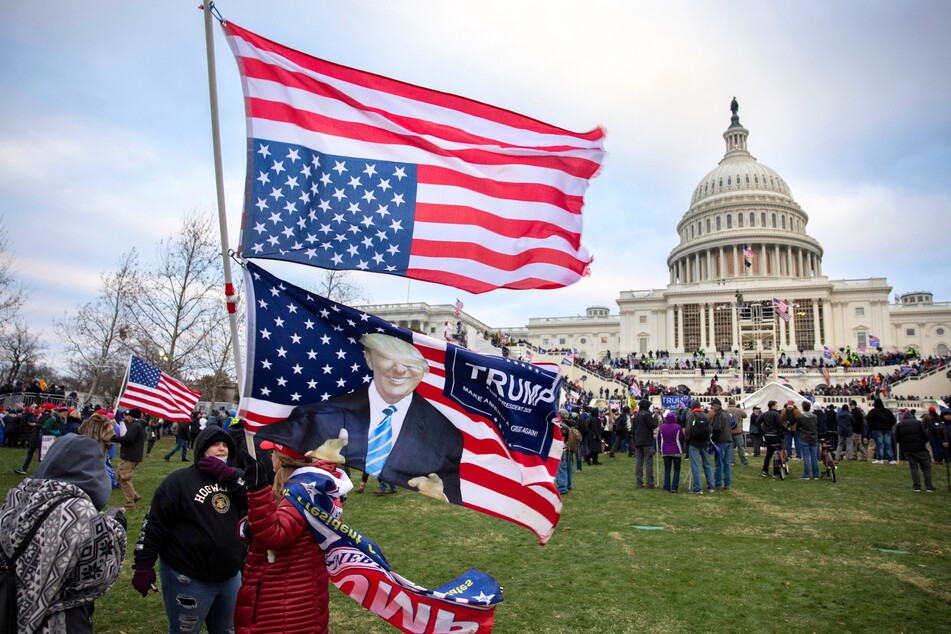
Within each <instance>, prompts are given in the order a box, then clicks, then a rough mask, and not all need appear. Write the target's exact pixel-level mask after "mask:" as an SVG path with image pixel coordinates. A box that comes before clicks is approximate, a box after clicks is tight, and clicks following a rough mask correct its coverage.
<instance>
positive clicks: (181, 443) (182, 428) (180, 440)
mask: <svg viewBox="0 0 951 634" xmlns="http://www.w3.org/2000/svg"><path fill="white" fill-rule="evenodd" d="M190 429H191V423H178V431H176V432H175V448H174V449H172V450H171V451H170V452H168V453H167V454H165V462H168V461H169V459H170V458H171V457H172V456H174V455H175V454H177V453H178V452H179V451H181V452H182V462H188V434H189V430H190Z"/></svg>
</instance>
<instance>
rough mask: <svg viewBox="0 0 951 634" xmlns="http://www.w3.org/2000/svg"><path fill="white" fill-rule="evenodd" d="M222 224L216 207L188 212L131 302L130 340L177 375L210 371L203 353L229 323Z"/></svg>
mask: <svg viewBox="0 0 951 634" xmlns="http://www.w3.org/2000/svg"><path fill="white" fill-rule="evenodd" d="M216 230H217V223H216V222H214V218H213V216H212V214H211V213H210V212H198V211H191V212H189V213H186V214H185V216H184V218H183V220H182V224H181V227H180V228H179V231H178V233H176V234H175V235H174V236H171V237H169V238H166V239H165V240H162V242H161V243H160V244H159V247H158V258H157V261H156V264H155V265H154V266H153V267H152V268H151V269H150V270H149V271H148V272H146V273H143V274H141V275H140V276H139V277H138V284H137V289H136V291H135V292H134V293H132V294H131V295H130V301H129V306H128V312H127V317H128V324H129V338H128V339H127V344H128V345H129V347H130V348H132V349H133V350H134V351H135V352H136V354H138V355H140V356H142V357H143V358H144V359H146V360H147V361H149V362H150V363H152V364H154V365H157V366H158V367H160V368H162V369H163V370H165V371H166V372H168V373H169V374H171V375H172V376H176V377H178V378H187V377H188V376H189V375H195V374H198V373H199V372H201V371H203V370H205V369H206V368H204V367H203V364H204V362H205V361H207V359H206V358H203V356H202V354H201V352H202V350H203V348H204V347H205V346H206V345H207V342H206V339H207V338H208V337H209V336H210V333H211V332H212V331H214V330H215V329H217V328H222V327H227V326H226V316H227V310H226V308H225V305H224V299H223V279H224V274H223V272H222V265H221V260H220V257H221V255H220V246H219V241H218V239H217V236H216V233H215V232H216Z"/></svg>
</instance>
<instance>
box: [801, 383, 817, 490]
mask: <svg viewBox="0 0 951 634" xmlns="http://www.w3.org/2000/svg"><path fill="white" fill-rule="evenodd" d="M811 410H812V403H810V402H809V401H803V402H802V413H801V414H799V442H800V443H801V446H802V450H803V453H802V479H803V480H809V479H812V480H818V479H819V427H818V424H819V421H818V419H817V418H816V414H815V412H813V411H811Z"/></svg>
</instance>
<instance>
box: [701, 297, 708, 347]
mask: <svg viewBox="0 0 951 634" xmlns="http://www.w3.org/2000/svg"><path fill="white" fill-rule="evenodd" d="M700 347H701V348H703V349H704V350H706V349H707V305H706V304H700Z"/></svg>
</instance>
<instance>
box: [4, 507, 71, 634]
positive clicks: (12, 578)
mask: <svg viewBox="0 0 951 634" xmlns="http://www.w3.org/2000/svg"><path fill="white" fill-rule="evenodd" d="M67 499H68V496H67V497H63V498H60V499H59V500H57V501H55V502H53V503H51V504H50V505H49V506H47V507H46V510H45V511H43V513H41V514H40V517H39V519H38V520H36V521H35V522H34V523H33V526H32V528H30V532H29V533H27V535H26V537H24V538H23V541H22V542H20V545H19V546H17V549H16V551H15V552H14V553H13V557H11V558H10V559H7V557H6V555H5V554H3V551H2V550H0V626H3V627H5V629H4V630H3V631H5V632H16V631H17V627H18V625H17V559H19V558H20V555H22V554H23V551H24V550H26V547H27V546H29V545H30V542H32V541H33V536H34V535H36V531H37V530H38V529H39V528H40V526H42V524H43V522H44V521H45V520H46V518H47V517H48V516H49V514H50V513H52V512H53V510H54V509H55V508H56V507H57V506H59V505H60V504H61V503H63V502H65V501H66V500H67Z"/></svg>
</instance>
